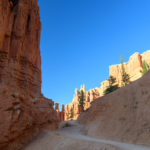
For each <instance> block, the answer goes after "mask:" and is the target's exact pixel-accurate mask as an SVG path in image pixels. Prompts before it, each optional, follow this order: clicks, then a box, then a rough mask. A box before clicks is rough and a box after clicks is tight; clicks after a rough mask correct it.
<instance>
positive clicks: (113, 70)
mask: <svg viewBox="0 0 150 150" xmlns="http://www.w3.org/2000/svg"><path fill="white" fill-rule="evenodd" d="M143 60H145V61H146V62H147V63H148V64H149V65H150V50H149V51H146V52H144V53H143V54H141V55H140V54H139V53H135V54H133V55H132V56H130V58H129V61H128V62H127V63H124V67H125V71H126V72H127V73H128V74H129V76H130V81H131V82H133V81H135V80H137V79H139V78H140V77H141V76H142V71H143V68H142V61H143ZM121 73H122V71H121V64H118V65H112V66H110V67H109V76H113V77H115V78H116V84H118V85H119V86H121V84H122V75H121ZM108 85H109V82H108V81H107V80H106V81H103V82H101V86H100V87H97V88H95V89H90V90H89V91H86V90H85V86H81V89H80V91H81V90H83V91H84V96H85V107H84V109H85V110H86V109H87V108H89V107H90V106H91V102H92V101H94V100H95V99H97V98H98V97H101V96H103V95H104V91H105V89H106V88H107V87H108ZM80 91H78V89H75V95H74V98H73V100H72V102H71V103H69V104H68V105H66V107H65V120H69V119H70V118H69V115H70V110H71V108H73V112H74V117H73V119H77V118H78V116H79V114H80V113H81V111H80V107H79V99H80Z"/></svg>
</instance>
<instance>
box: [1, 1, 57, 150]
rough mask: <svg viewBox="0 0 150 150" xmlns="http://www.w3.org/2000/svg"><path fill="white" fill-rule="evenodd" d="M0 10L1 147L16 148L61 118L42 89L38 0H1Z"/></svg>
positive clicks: (54, 125)
mask: <svg viewBox="0 0 150 150" xmlns="http://www.w3.org/2000/svg"><path fill="white" fill-rule="evenodd" d="M0 14H1V15H0V149H3V150H17V149H20V148H21V147H22V146H23V145H24V144H25V143H27V142H28V141H30V140H31V139H32V138H33V137H34V136H35V135H36V134H37V133H38V131H39V130H40V129H41V128H42V127H44V126H45V125H46V124H48V125H49V127H50V128H56V127H57V126H58V122H59V120H58V117H57V115H56V112H55V111H54V109H53V102H52V101H51V100H48V99H46V98H44V97H43V95H42V93H41V56H40V32H41V23H40V16H39V7H38V5H37V0H0Z"/></svg>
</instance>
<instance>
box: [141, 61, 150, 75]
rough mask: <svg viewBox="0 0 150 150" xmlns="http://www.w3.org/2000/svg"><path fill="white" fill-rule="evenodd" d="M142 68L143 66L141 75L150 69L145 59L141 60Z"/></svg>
mask: <svg viewBox="0 0 150 150" xmlns="http://www.w3.org/2000/svg"><path fill="white" fill-rule="evenodd" d="M142 68H143V71H142V74H143V75H144V74H145V73H146V72H147V71H148V70H149V69H150V66H149V65H148V64H147V62H146V61H145V60H143V62H142Z"/></svg>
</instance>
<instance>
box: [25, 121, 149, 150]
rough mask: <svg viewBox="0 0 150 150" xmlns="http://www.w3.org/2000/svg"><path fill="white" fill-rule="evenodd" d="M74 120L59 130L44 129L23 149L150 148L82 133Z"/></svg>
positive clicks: (144, 149)
mask: <svg viewBox="0 0 150 150" xmlns="http://www.w3.org/2000/svg"><path fill="white" fill-rule="evenodd" d="M81 129H82V126H81V125H79V124H78V123H76V122H75V121H72V122H69V127H65V128H62V129H60V130H59V131H57V132H56V131H55V132H50V131H45V132H44V133H42V134H41V135H39V137H38V138H37V139H36V140H35V141H33V142H32V143H31V144H29V145H28V146H27V147H26V148H25V150H59V149H61V150H85V149H88V150H150V147H146V146H141V145H134V144H127V143H121V142H115V141H110V140H103V139H98V138H94V137H90V136H86V135H83V134H82V132H81Z"/></svg>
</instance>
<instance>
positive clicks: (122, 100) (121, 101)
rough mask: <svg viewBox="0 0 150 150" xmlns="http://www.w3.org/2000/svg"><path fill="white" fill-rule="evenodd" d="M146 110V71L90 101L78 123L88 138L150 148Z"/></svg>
mask: <svg viewBox="0 0 150 150" xmlns="http://www.w3.org/2000/svg"><path fill="white" fill-rule="evenodd" d="M149 108H150V72H148V73H147V74H146V75H144V76H143V77H142V78H140V79H138V80H137V81H134V82H132V83H130V84H129V85H127V86H125V87H122V88H120V89H118V90H116V91H114V92H113V93H110V94H108V95H106V96H103V97H101V98H98V99H96V100H95V101H93V102H92V104H91V107H90V108H89V110H88V111H87V112H85V113H83V114H81V115H80V117H79V122H80V123H82V124H84V126H85V128H84V133H86V134H88V135H90V136H94V137H100V138H104V139H112V140H118V141H126V142H133V143H138V144H146V145H150V117H149V116H150V109H149Z"/></svg>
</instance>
